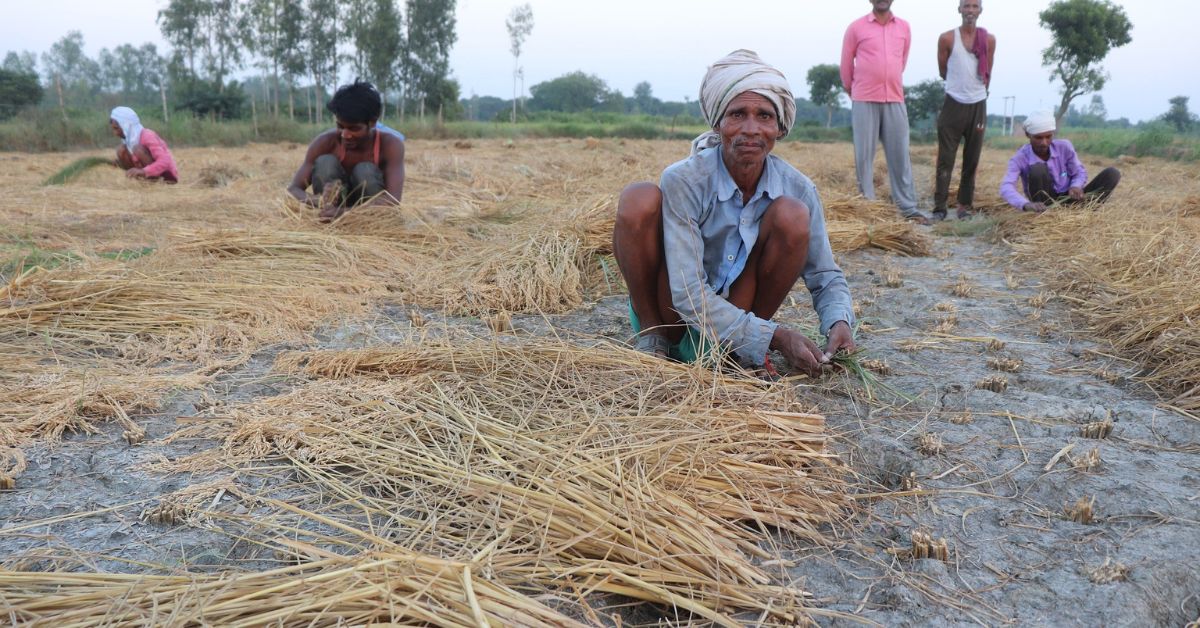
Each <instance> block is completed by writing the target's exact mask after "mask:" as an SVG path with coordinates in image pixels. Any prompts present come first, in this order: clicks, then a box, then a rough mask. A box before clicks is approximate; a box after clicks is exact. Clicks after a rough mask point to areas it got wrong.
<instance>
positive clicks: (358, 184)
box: [312, 155, 386, 207]
mask: <svg viewBox="0 0 1200 628" xmlns="http://www.w3.org/2000/svg"><path fill="white" fill-rule="evenodd" d="M335 181H337V182H340V183H341V184H342V190H341V204H342V205H343V206H345V207H354V206H355V205H358V204H359V203H361V202H363V201H367V200H370V199H372V198H374V197H375V196H376V195H378V194H380V193H382V192H383V191H384V190H385V189H386V188H385V187H384V185H383V171H382V170H380V169H379V166H376V165H375V164H373V163H371V162H369V161H362V162H359V163H358V164H355V166H354V168H353V169H352V170H351V172H350V174H346V169H345V168H343V167H342V162H340V161H338V158H337V157H336V156H334V155H321V156H320V157H317V160H316V161H315V162H314V163H313V173H312V188H313V193H314V194H318V195H319V194H323V193H324V192H325V186H327V185H330V184H332V183H333V182H335Z"/></svg>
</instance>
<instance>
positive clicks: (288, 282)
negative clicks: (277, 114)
mask: <svg viewBox="0 0 1200 628" xmlns="http://www.w3.org/2000/svg"><path fill="white" fill-rule="evenodd" d="M419 257H420V255H419V254H418V253H411V252H409V251H407V250H405V249H404V248H403V247H399V246H395V245H393V244H391V243H389V242H388V241H386V240H382V239H379V238H370V237H366V236H354V237H336V236H330V235H327V234H317V233H304V232H267V231H257V232H248V231H237V232H213V233H188V232H180V233H177V234H176V235H175V238H174V240H173V242H172V244H171V245H170V246H169V247H168V248H166V249H164V250H161V251H158V252H157V253H156V254H154V255H149V256H146V257H142V258H139V259H136V260H132V261H129V262H119V261H103V260H98V261H94V262H92V263H87V264H84V265H81V266H71V267H63V268H57V269H52V270H42V269H35V270H34V271H33V272H30V273H26V274H25V275H24V276H23V277H20V278H18V279H16V280H14V281H13V282H11V283H10V284H9V285H7V286H6V287H4V288H0V304H3V305H0V342H6V343H7V342H15V341H19V340H20V339H22V338H30V337H35V338H40V339H41V340H40V342H48V343H50V344H51V346H53V347H55V348H56V349H58V350H64V351H66V350H71V349H74V350H75V352H76V353H85V352H87V351H91V350H96V349H100V350H105V351H111V352H115V353H117V354H119V355H122V356H125V357H127V358H130V359H134V360H138V361H141V362H143V363H154V362H157V361H161V360H164V359H186V360H194V361H199V362H205V361H209V362H212V363H215V364H218V365H225V364H227V363H228V360H229V357H230V355H231V354H234V355H236V356H237V357H238V359H245V357H247V356H248V353H249V352H250V351H253V350H254V349H255V348H257V347H259V346H261V345H262V344H264V343H268V342H281V341H288V340H298V339H303V338H304V337H305V334H306V333H307V332H309V331H311V329H312V328H313V327H315V325H316V324H317V323H318V322H320V321H321V320H323V319H325V318H326V317H328V316H330V315H333V314H339V313H341V314H345V313H354V312H360V311H363V310H364V308H365V305H366V303H365V302H366V300H367V298H368V297H369V296H371V295H376V296H380V295H385V294H387V292H388V290H387V288H388V286H389V285H391V284H392V283H395V282H397V281H398V280H399V279H401V278H402V277H403V273H405V272H408V271H409V270H410V269H411V268H413V267H419V266H420V265H421V264H420V263H419V262H418V258H419Z"/></svg>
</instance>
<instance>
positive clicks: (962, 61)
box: [933, 0, 996, 220]
mask: <svg viewBox="0 0 1200 628" xmlns="http://www.w3.org/2000/svg"><path fill="white" fill-rule="evenodd" d="M958 13H959V14H960V15H962V26H960V27H958V28H956V29H954V30H950V31H946V32H945V33H942V36H941V37H939V38H938V70H939V72H940V73H941V75H942V78H943V79H944V80H945V81H946V99H945V101H943V102H942V111H941V113H939V114H938V119H937V131H938V157H937V182H936V184H935V188H934V193H933V218H934V220H945V219H946V203H947V202H948V201H949V198H950V178H951V177H952V176H953V174H954V159H955V157H957V154H958V145H959V143H960V142H962V141H963V140H966V141H965V146H964V147H963V166H962V177H961V179H960V181H959V184H958V206H957V208H956V210H957V211H956V212H955V213H956V215H957V217H958V218H959V219H960V220H961V219H963V218H967V217H969V216H970V215H971V211H972V206H973V204H974V202H975V171H976V170H977V169H978V168H979V155H980V153H981V152H982V151H983V134H984V130H985V129H986V128H987V98H988V86H989V85H990V84H991V79H992V63H993V61H994V60H995V54H996V38H995V37H994V36H992V35H990V34H988V32H987V31H986V30H985V29H982V28H978V27H977V26H976V25H975V23H976V22H977V21H978V20H979V14H980V13H983V0H959V2H958Z"/></svg>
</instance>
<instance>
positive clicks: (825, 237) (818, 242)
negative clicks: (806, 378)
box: [800, 187, 854, 336]
mask: <svg viewBox="0 0 1200 628" xmlns="http://www.w3.org/2000/svg"><path fill="white" fill-rule="evenodd" d="M800 201H801V202H803V203H804V204H805V205H807V206H808V260H807V261H806V262H805V264H804V285H805V286H806V287H807V288H808V291H809V293H810V294H812V302H813V309H814V310H816V312H817V316H818V317H819V318H820V319H821V334H823V335H826V336H828V335H829V329H830V328H831V327H833V326H834V325H836V324H837V323H839V322H842V321H845V323H846V324H847V325H849V326H850V327H851V328H853V327H854V305H853V303H852V302H851V300H850V285H849V284H848V283H846V275H845V274H844V273H842V269H841V268H840V267H838V265H837V262H836V261H835V260H834V258H833V247H831V246H830V244H829V234H828V232H827V231H826V229H825V209H824V207H823V206H822V205H821V197H820V196H819V195H818V194H817V191H816V189H815V188H813V187H809V188H808V189H807V190H805V191H804V193H803V194H801V197H800Z"/></svg>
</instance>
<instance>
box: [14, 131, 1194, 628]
mask: <svg viewBox="0 0 1200 628" xmlns="http://www.w3.org/2000/svg"><path fill="white" fill-rule="evenodd" d="M407 151H408V154H407V171H408V180H407V184H406V188H405V196H404V202H403V204H402V206H401V207H400V208H393V209H374V208H372V209H363V210H356V211H354V212H351V213H349V214H347V215H346V216H345V217H344V218H343V219H341V220H339V221H337V222H335V223H333V224H331V225H322V224H318V223H317V222H316V220H315V211H313V210H305V209H302V208H300V207H298V206H297V205H296V204H294V203H291V202H289V201H287V200H285V194H284V192H283V187H284V186H285V185H286V183H287V181H288V180H289V179H290V177H291V173H292V171H293V169H294V168H295V167H296V165H298V163H299V161H300V159H301V158H302V156H303V147H301V146H296V145H288V146H274V145H272V146H266V145H264V146H250V147H245V148H236V149H187V148H184V149H180V150H178V151H176V158H177V161H178V162H179V167H180V172H181V173H182V181H181V183H180V184H179V185H177V186H165V185H148V184H144V183H139V182H134V181H127V180H125V179H124V178H123V177H121V176H120V173H119V171H116V170H114V169H109V168H104V167H101V168H94V169H91V170H87V171H85V172H83V173H82V174H80V175H79V176H78V177H77V178H76V179H75V180H73V181H72V182H70V183H68V184H66V185H59V186H46V187H43V186H42V185H41V183H42V182H43V181H44V180H45V179H46V178H47V177H49V176H50V175H52V174H54V173H55V172H56V171H58V170H59V169H61V168H62V167H63V166H65V165H66V164H67V163H69V162H71V161H72V160H74V159H77V158H80V157H85V156H89V155H94V154H97V153H79V154H55V155H3V156H0V159H2V160H7V161H8V163H9V164H10V166H11V168H10V176H8V177H7V178H6V179H5V181H4V182H3V184H0V199H3V200H0V234H2V235H0V265H2V266H0V274H2V279H3V281H2V282H0V357H2V358H3V360H4V362H3V363H4V365H5V368H4V369H3V371H2V372H0V616H5V617H7V618H9V620H10V621H11V622H12V623H14V624H18V625H56V626H58V625H62V626H66V625H72V626H90V625H158V624H165V625H248V626H249V625H341V624H345V625H361V624H367V623H372V622H396V623H400V624H419V625H440V626H466V625H471V626H478V625H496V626H499V625H547V626H559V625H663V624H671V625H677V624H689V625H690V624H695V625H794V624H797V623H803V622H805V621H813V622H816V623H819V624H826V625H854V624H860V623H861V624H868V625H870V624H885V625H930V624H933V625H951V624H953V625H959V624H964V623H980V624H986V625H998V624H1008V623H1016V624H1042V625H1045V624H1053V625H1080V626H1084V625H1089V626H1090V625H1099V624H1104V625H1131V624H1136V625H1162V626H1181V625H1185V624H1187V623H1188V622H1192V621H1195V620H1197V619H1198V618H1200V376H1198V375H1197V374H1198V373H1200V331H1198V330H1197V328H1198V327H1200V326H1198V325H1197V324H1196V322H1195V321H1196V319H1197V318H1198V317H1200V290H1198V289H1197V287H1196V286H1198V285H1200V247H1197V245H1196V242H1197V241H1198V238H1200V182H1198V180H1197V177H1196V176H1195V166H1193V165H1180V164H1172V163H1167V162H1159V161H1155V160H1143V161H1141V162H1131V161H1129V160H1125V161H1122V162H1121V163H1117V164H1115V165H1118V166H1119V167H1120V168H1121V169H1122V171H1123V172H1124V175H1125V177H1124V181H1123V183H1122V186H1121V188H1119V189H1118V191H1117V193H1116V194H1115V195H1114V196H1113V198H1112V200H1111V201H1110V202H1109V203H1108V204H1107V205H1105V206H1101V207H1096V208H1093V207H1085V208H1063V209H1058V210H1052V211H1050V212H1047V213H1046V214H1044V215H1041V216H1025V215H1018V214H1015V213H1010V212H1008V211H1007V210H1005V209H1004V208H1002V207H1000V201H999V199H998V197H997V195H996V193H995V187H996V184H997V182H998V181H999V178H1000V175H1001V174H1002V172H1003V168H1004V165H1005V162H1006V159H1007V155H1006V154H1003V153H1000V152H997V151H991V150H988V151H985V153H984V160H983V165H982V166H981V172H980V189H981V194H982V198H981V199H980V201H981V203H980V206H981V207H983V208H985V209H986V211H985V214H984V215H983V216H981V217H978V218H975V219H972V220H969V221H952V222H950V223H944V224H942V225H939V226H938V227H936V228H934V229H929V228H924V227H914V226H912V225H909V224H907V223H902V222H898V221H897V220H896V219H895V213H894V210H893V209H891V208H890V207H889V206H888V205H886V204H884V203H873V202H867V201H864V200H862V199H858V198H855V197H854V195H853V188H854V176H853V158H852V154H851V148H850V147H849V146H848V145H809V144H800V143H781V144H780V145H779V146H778V147H777V150H776V152H777V154H779V155H781V156H782V157H784V158H785V159H787V160H788V161H790V162H791V163H793V164H795V165H796V166H797V167H798V168H800V170H801V171H803V172H805V173H806V174H808V175H809V176H810V177H812V178H813V179H814V180H815V181H816V182H817V184H818V187H819V189H820V191H821V196H822V199H823V201H824V202H825V204H826V213H827V218H828V221H829V229H830V235H831V240H832V241H833V244H834V249H835V251H836V252H837V253H838V260H839V262H840V263H841V265H842V267H843V269H844V270H845V271H846V274H847V278H848V279H849V281H850V285H851V291H852V294H853V296H854V299H855V304H856V310H857V311H858V313H859V316H860V319H861V323H862V325H861V327H860V328H859V330H858V341H859V343H860V346H861V347H862V348H863V349H864V353H863V354H861V355H860V356H857V359H856V360H854V362H853V365H854V368H853V369H852V370H851V371H837V372H834V373H831V374H829V375H827V376H826V377H824V378H822V379H819V380H812V379H809V378H807V377H804V376H802V375H798V374H792V373H790V372H789V371H788V369H786V367H785V365H783V364H782V363H778V364H777V365H778V366H779V367H780V369H781V371H782V372H783V373H784V375H785V377H784V379H783V380H781V381H778V382H771V383H768V382H763V381H760V380H758V379H755V378H753V377H751V376H749V375H748V374H744V373H738V372H724V371H720V370H715V369H711V368H710V369H706V368H703V367H692V366H683V365H678V364H673V363H668V362H665V361H661V360H656V359H652V358H648V357H645V356H642V355H640V354H637V353H635V352H632V351H629V350H628V349H627V348H625V342H626V341H627V340H628V338H629V331H628V322H627V319H626V299H625V296H624V288H623V286H622V284H621V279H620V276H619V273H617V271H616V266H615V263H614V262H613V260H612V258H611V255H610V253H611V251H610V238H611V229H612V223H613V213H614V211H615V199H616V195H617V193H618V192H619V191H620V189H621V187H622V186H623V185H624V184H626V183H628V182H632V181H637V180H654V179H656V178H657V176H658V173H659V172H660V171H661V170H662V168H663V167H665V166H666V165H668V164H669V163H671V162H673V161H675V160H677V159H679V158H681V157H682V156H684V155H685V154H686V151H687V145H686V143H684V142H649V141H618V140H587V141H580V140H575V141H571V140H542V141H517V142H515V143H513V142H502V141H472V142H465V141H457V142H432V141H415V142H409V144H408V148H407ZM933 151H934V149H933V148H932V147H916V148H914V151H913V162H914V170H915V171H916V174H917V180H918V187H919V188H928V187H930V183H931V181H932V163H933V158H934V154H933ZM880 161H882V158H880ZM1086 165H1087V166H1088V168H1089V170H1090V171H1092V172H1093V173H1094V172H1097V171H1098V170H1099V168H1100V167H1103V166H1107V165H1114V164H1113V163H1110V162H1109V161H1098V160H1092V159H1087V160H1086ZM880 167H881V168H882V166H880ZM877 179H878V180H879V183H881V184H882V182H883V177H882V170H880V172H879V173H878V174H877ZM882 188H883V186H882V185H880V189H881V190H882ZM925 192H926V193H928V190H927V189H926V190H925ZM778 318H780V319H781V320H782V321H784V322H786V323H790V324H794V325H797V326H802V327H812V326H813V325H815V323H816V319H815V316H814V314H813V313H812V309H811V307H810V306H809V298H808V295H807V294H806V293H805V291H804V290H803V288H800V289H799V290H797V291H796V292H795V293H793V295H792V302H790V303H789V304H787V305H786V306H785V307H784V309H783V311H781V313H780V315H779V317H778ZM776 357H777V358H778V356H776ZM339 622H340V624H339Z"/></svg>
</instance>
